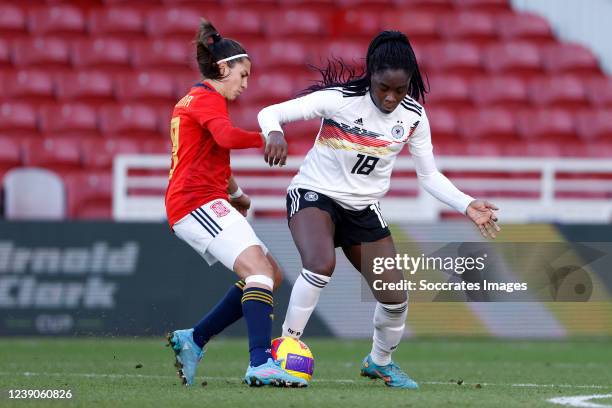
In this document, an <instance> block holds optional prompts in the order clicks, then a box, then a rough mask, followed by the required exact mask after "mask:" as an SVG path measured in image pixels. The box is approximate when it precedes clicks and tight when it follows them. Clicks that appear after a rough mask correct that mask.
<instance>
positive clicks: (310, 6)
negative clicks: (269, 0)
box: [278, 0, 337, 14]
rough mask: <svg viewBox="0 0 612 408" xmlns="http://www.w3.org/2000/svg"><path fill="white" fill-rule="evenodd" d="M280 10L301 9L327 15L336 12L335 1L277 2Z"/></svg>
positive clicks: (304, 0)
mask: <svg viewBox="0 0 612 408" xmlns="http://www.w3.org/2000/svg"><path fill="white" fill-rule="evenodd" d="M278 3H279V5H280V7H281V8H283V9H284V8H289V7H291V8H301V9H305V10H310V11H314V12H317V13H322V14H328V13H333V12H334V11H335V10H336V8H337V7H336V0H278Z"/></svg>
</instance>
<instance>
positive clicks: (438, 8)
mask: <svg viewBox="0 0 612 408" xmlns="http://www.w3.org/2000/svg"><path fill="white" fill-rule="evenodd" d="M393 2H394V3H395V5H396V6H397V7H399V8H400V9H402V8H404V9H408V10H412V11H414V12H422V11H424V12H434V13H444V12H449V11H454V10H455V5H454V4H453V0H393Z"/></svg>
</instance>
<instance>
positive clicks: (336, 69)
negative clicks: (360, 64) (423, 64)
mask: <svg viewBox="0 0 612 408" xmlns="http://www.w3.org/2000/svg"><path fill="white" fill-rule="evenodd" d="M314 69H315V70H316V71H318V72H319V73H320V74H321V76H322V79H321V80H320V81H318V82H317V83H315V84H314V85H312V86H310V87H308V88H306V89H304V90H303V91H302V92H301V94H302V95H305V94H309V93H311V92H315V91H319V90H322V89H327V88H334V87H342V88H345V89H346V90H347V91H349V92H351V93H354V94H361V95H365V93H366V92H367V91H368V89H369V88H370V85H371V78H372V75H374V74H375V73H377V72H381V71H385V70H387V69H392V70H396V69H402V70H404V71H405V72H406V74H408V76H409V78H410V83H409V84H408V95H410V97H411V98H413V99H414V100H417V101H423V102H424V101H425V94H426V93H427V89H426V88H425V83H424V81H423V75H422V74H421V71H420V70H419V65H418V63H417V60H416V56H415V54H414V50H413V49H412V46H411V45H410V42H409V41H408V37H406V35H405V34H403V33H401V32H399V31H383V32H381V33H380V34H378V35H377V36H376V37H374V39H373V40H372V41H371V42H370V45H369V46H368V52H367V54H366V58H365V69H362V70H361V71H359V72H358V71H357V70H356V69H355V68H354V67H351V66H349V65H348V64H346V63H345V62H344V61H342V59H337V58H333V59H328V61H327V66H326V67H324V68H317V67H314Z"/></svg>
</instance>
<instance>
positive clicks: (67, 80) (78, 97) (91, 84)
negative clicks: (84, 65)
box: [57, 71, 115, 104]
mask: <svg viewBox="0 0 612 408" xmlns="http://www.w3.org/2000/svg"><path fill="white" fill-rule="evenodd" d="M57 97H58V98H59V99H60V100H63V101H80V102H89V103H100V104H101V103H106V102H112V101H114V99H115V95H114V91H113V80H112V77H111V76H110V75H109V74H107V73H105V72H103V71H78V72H70V73H66V74H63V75H59V76H58V77H57Z"/></svg>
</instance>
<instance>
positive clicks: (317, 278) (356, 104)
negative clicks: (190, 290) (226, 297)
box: [258, 31, 499, 388]
mask: <svg viewBox="0 0 612 408" xmlns="http://www.w3.org/2000/svg"><path fill="white" fill-rule="evenodd" d="M321 72H322V74H323V80H322V81H321V82H320V83H319V84H318V85H314V86H311V87H310V88H308V89H307V90H306V95H305V96H302V97H299V98H297V99H293V100H290V101H287V102H283V103H280V104H278V105H272V106H269V107H267V108H264V109H263V110H262V111H261V112H260V113H259V115H258V120H259V124H260V126H261V129H262V132H263V133H264V135H265V136H266V137H267V139H268V144H267V146H266V156H265V159H266V161H267V162H268V163H269V164H271V165H272V164H279V163H280V164H283V163H284V161H285V158H286V142H285V140H284V135H283V132H282V128H281V124H283V123H287V122H292V121H297V120H306V119H312V118H314V117H319V118H321V119H322V123H321V128H320V130H319V134H318V135H317V138H316V141H315V144H314V147H313V148H312V149H311V150H310V151H309V152H308V154H307V156H306V158H305V160H304V162H303V163H302V165H301V167H300V169H299V172H298V174H297V175H296V176H295V177H294V178H293V181H292V182H291V185H290V186H289V189H288V194H287V217H288V219H289V229H290V230H291V234H292V236H293V240H294V241H295V244H296V246H297V248H298V251H299V253H300V256H301V260H302V266H303V269H302V272H301V274H300V276H299V277H298V279H297V281H296V282H295V284H294V287H293V291H292V293H291V299H290V301H289V307H288V310H287V315H286V317H285V321H284V324H283V335H284V336H292V337H300V336H301V335H302V333H303V331H304V328H305V326H306V323H307V322H308V319H309V317H310V315H311V314H312V311H313V310H314V308H315V306H316V304H317V302H318V299H319V295H320V292H321V290H322V289H323V288H324V287H325V285H326V284H327V283H328V282H329V280H330V277H331V275H332V273H333V271H334V267H335V250H334V248H335V247H341V248H342V249H343V251H344V254H345V255H346V257H347V258H348V259H349V261H350V262H351V263H352V264H353V266H354V267H355V268H356V269H357V270H359V271H360V272H361V274H362V275H363V277H364V278H365V279H366V281H367V282H368V283H369V284H370V285H372V281H373V280H374V279H375V276H376V279H380V278H382V279H383V280H386V281H388V282H398V281H400V280H401V279H403V276H402V272H401V271H400V270H394V271H385V273H384V274H383V275H374V274H373V273H372V259H373V258H374V257H395V255H396V250H395V247H394V244H393V240H392V238H391V235H390V232H389V228H388V226H387V223H386V222H385V220H384V218H383V216H382V214H381V209H380V206H379V204H378V200H379V199H380V198H381V197H383V196H384V195H385V193H386V192H387V190H388V189H389V183H390V176H391V171H392V169H393V164H394V162H395V158H396V157H397V155H398V154H399V152H400V151H401V150H402V148H403V147H404V145H406V144H407V145H408V147H409V149H410V153H411V154H412V157H413V159H414V163H415V166H416V172H417V175H418V179H419V181H420V183H421V185H422V186H423V187H424V188H425V189H426V190H427V191H428V192H429V193H430V194H432V195H433V196H434V197H436V198H437V199H439V200H440V201H442V202H444V203H446V204H448V205H450V206H451V207H453V208H455V209H456V210H457V211H459V212H461V213H464V214H465V215H467V216H468V217H469V218H470V219H471V220H472V221H473V222H474V223H475V224H476V225H477V226H478V228H479V229H480V231H481V233H482V235H484V236H485V237H487V236H489V235H490V236H491V237H495V231H499V227H498V226H497V224H496V223H495V222H496V221H497V218H496V216H495V213H494V210H497V208H496V207H495V206H494V205H493V204H491V203H488V202H486V201H481V200H474V199H473V198H472V197H470V196H468V195H466V194H464V193H462V192H461V191H459V190H458V189H457V188H456V187H455V186H454V185H453V184H452V183H451V182H450V181H449V180H448V179H447V178H446V177H445V176H444V175H442V174H441V173H440V172H439V171H438V170H437V168H436V165H435V162H434V156H433V153H432V152H433V147H432V143H431V135H430V129H429V122H428V120H427V115H426V114H425V110H424V108H423V106H421V105H420V104H419V103H418V102H417V100H419V99H421V100H422V99H423V98H424V94H425V86H424V84H423V79H422V76H421V73H420V72H419V67H418V65H417V61H416V58H415V55H414V52H413V50H412V47H411V46H410V43H409V42H408V38H407V37H406V36H405V35H404V34H402V33H401V32H397V31H384V32H382V33H380V34H379V35H378V36H376V37H375V38H374V39H373V40H372V42H371V43H370V45H369V48H368V52H367V56H366V66H365V70H364V73H363V75H361V76H358V75H355V71H354V70H352V69H350V68H347V67H346V66H345V65H344V64H343V63H342V62H341V61H340V62H339V63H337V64H334V63H330V64H329V65H328V67H327V69H323V70H321ZM366 247H367V250H364V249H366ZM373 294H374V296H375V298H376V300H377V301H378V303H377V305H376V309H375V312H374V336H373V345H372V351H371V353H370V354H369V355H368V356H366V357H365V359H364V360H363V364H362V367H361V374H362V375H364V376H368V377H371V378H381V379H383V380H384V382H385V383H386V385H388V386H390V387H400V388H418V385H417V383H416V382H415V381H413V380H412V379H411V378H410V377H409V376H408V375H406V373H404V372H403V371H402V370H401V369H400V368H399V366H398V365H396V364H395V363H394V362H393V361H392V360H391V353H392V351H393V350H395V348H396V347H397V346H398V344H399V342H400V339H401V337H402V333H403V331H404V322H405V320H406V316H407V293H406V292H405V291H386V292H380V291H373Z"/></svg>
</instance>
